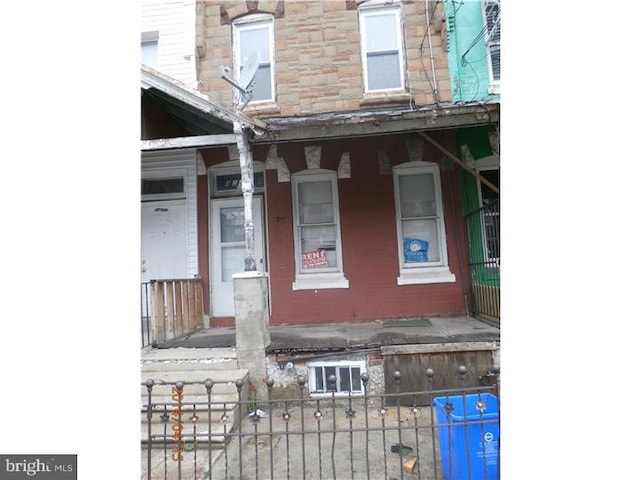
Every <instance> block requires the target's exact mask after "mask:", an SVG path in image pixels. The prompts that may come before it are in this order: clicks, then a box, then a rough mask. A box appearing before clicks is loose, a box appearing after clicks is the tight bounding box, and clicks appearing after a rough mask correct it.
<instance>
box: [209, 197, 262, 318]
mask: <svg viewBox="0 0 640 480" xmlns="http://www.w3.org/2000/svg"><path fill="white" fill-rule="evenodd" d="M238 203H239V204H240V205H241V206H242V207H243V208H244V198H243V197H238V196H234V197H222V198H209V232H208V237H209V279H210V280H209V305H210V308H209V310H210V316H211V317H212V318H227V317H229V316H231V317H233V316H235V315H234V314H232V315H224V316H221V315H216V314H215V313H214V311H215V305H216V303H215V301H214V288H215V285H216V277H215V270H216V268H215V266H217V262H219V261H220V258H219V257H218V256H216V253H218V254H219V253H220V252H217V251H216V247H215V242H214V229H217V228H216V225H217V224H216V222H215V220H216V218H214V217H216V214H215V212H216V211H219V208H224V207H225V206H226V205H224V204H228V205H233V204H238ZM252 203H253V217H254V251H255V252H257V248H255V245H257V244H258V242H260V245H261V247H262V263H260V262H259V259H258V258H256V267H257V270H258V271H259V272H267V271H268V270H267V245H266V222H265V197H264V195H255V194H254V195H253V202H252ZM214 204H215V206H214ZM256 204H257V205H256ZM218 207H219V208H218ZM256 214H259V215H260V218H261V226H262V228H261V232H260V235H259V236H258V235H255V233H256V230H255V223H256V222H255V218H256ZM260 267H262V268H260Z"/></svg>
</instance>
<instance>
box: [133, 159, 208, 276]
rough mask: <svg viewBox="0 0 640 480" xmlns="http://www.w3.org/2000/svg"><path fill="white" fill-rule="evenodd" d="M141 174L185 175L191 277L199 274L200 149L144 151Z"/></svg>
mask: <svg viewBox="0 0 640 480" xmlns="http://www.w3.org/2000/svg"><path fill="white" fill-rule="evenodd" d="M141 178H142V179H158V178H184V195H185V196H186V202H187V250H188V254H187V265H188V266H187V268H188V274H189V277H193V276H194V275H198V245H197V240H198V226H197V210H196V204H197V180H198V179H197V170H196V152H195V151H194V150H183V151H179V152H176V151H173V152H143V153H142V170H141Z"/></svg>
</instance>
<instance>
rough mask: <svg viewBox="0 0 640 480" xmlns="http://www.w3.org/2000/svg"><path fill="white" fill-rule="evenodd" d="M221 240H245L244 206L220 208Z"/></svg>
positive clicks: (224, 241)
mask: <svg viewBox="0 0 640 480" xmlns="http://www.w3.org/2000/svg"><path fill="white" fill-rule="evenodd" d="M220 240H221V241H222V242H223V243H226V242H244V207H230V208H221V209H220Z"/></svg>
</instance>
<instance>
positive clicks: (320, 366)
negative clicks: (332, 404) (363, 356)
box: [307, 360, 365, 396]
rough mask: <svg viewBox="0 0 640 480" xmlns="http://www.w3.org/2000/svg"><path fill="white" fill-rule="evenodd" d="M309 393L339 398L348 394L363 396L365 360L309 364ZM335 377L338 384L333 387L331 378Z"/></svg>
mask: <svg viewBox="0 0 640 480" xmlns="http://www.w3.org/2000/svg"><path fill="white" fill-rule="evenodd" d="M307 367H308V369H309V393H310V394H311V395H327V396H328V395H331V394H332V393H333V392H335V394H336V395H337V396H344V395H348V394H356V395H363V394H364V387H363V385H362V379H361V378H360V375H361V374H362V373H364V371H365V362H364V360H360V361H350V360H340V361H334V362H309V363H308V364H307ZM331 375H335V377H336V383H335V386H332V385H331V383H330V382H329V377H331Z"/></svg>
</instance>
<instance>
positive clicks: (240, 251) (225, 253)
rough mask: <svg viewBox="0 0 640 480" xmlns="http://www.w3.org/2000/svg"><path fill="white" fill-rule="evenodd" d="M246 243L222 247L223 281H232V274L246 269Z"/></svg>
mask: <svg viewBox="0 0 640 480" xmlns="http://www.w3.org/2000/svg"><path fill="white" fill-rule="evenodd" d="M244 254H245V249H244V245H242V246H239V247H229V246H226V247H225V246H223V247H222V281H223V282H231V281H232V280H233V278H232V275H233V274H234V273H239V272H242V271H244Z"/></svg>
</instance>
